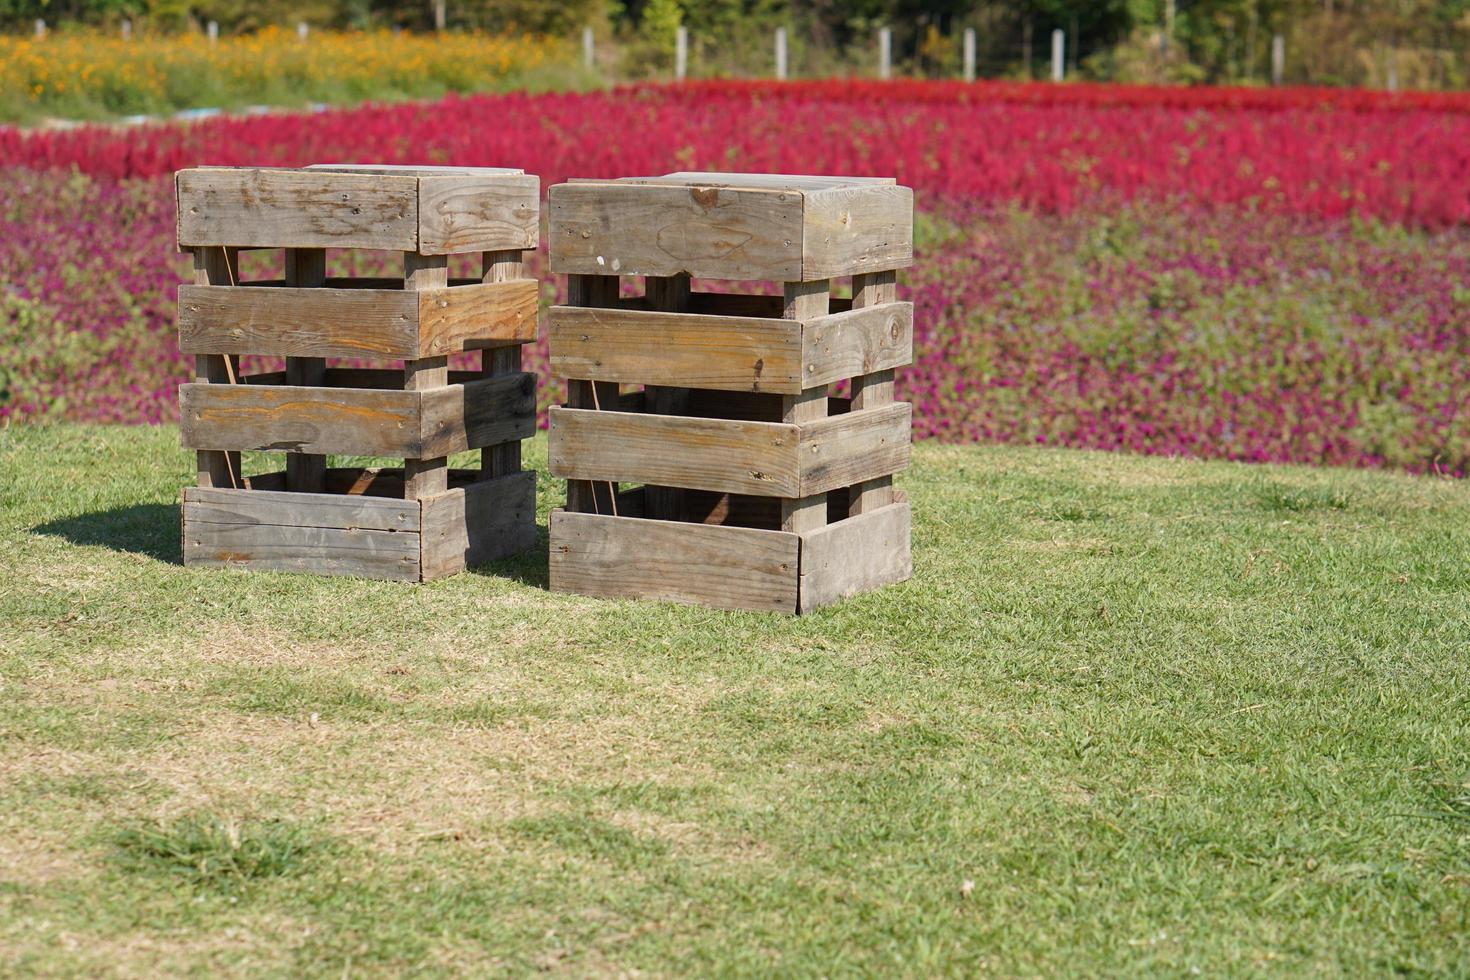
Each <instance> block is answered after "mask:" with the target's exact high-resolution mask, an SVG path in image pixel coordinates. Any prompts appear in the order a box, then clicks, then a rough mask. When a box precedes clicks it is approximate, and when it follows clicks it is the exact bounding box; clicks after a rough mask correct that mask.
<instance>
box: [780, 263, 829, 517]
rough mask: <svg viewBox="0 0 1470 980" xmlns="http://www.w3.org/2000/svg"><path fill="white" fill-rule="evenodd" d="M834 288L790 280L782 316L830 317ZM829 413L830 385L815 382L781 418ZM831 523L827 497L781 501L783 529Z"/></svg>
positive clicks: (791, 398)
mask: <svg viewBox="0 0 1470 980" xmlns="http://www.w3.org/2000/svg"><path fill="white" fill-rule="evenodd" d="M831 298H832V289H831V283H829V282H828V281H826V280H820V281H817V282H788V283H786V284H785V285H784V287H783V301H782V315H783V316H784V317H785V318H786V319H788V320H793V321H796V322H798V323H800V322H804V321H806V320H813V319H816V318H817V317H819V316H826V315H828V314H829V312H830V311H831V308H832V306H831ZM826 415H827V386H826V385H812V386H810V387H805V386H804V387H803V390H801V391H798V392H796V393H794V394H791V395H786V396H784V397H783V398H782V399H781V420H782V421H783V422H789V423H792V424H795V425H802V424H805V423H809V422H815V421H816V420H818V419H821V418H825V417H826ZM826 523H827V496H826V494H824V493H818V492H815V491H807V490H806V489H805V488H801V489H799V490H798V492H796V493H793V494H788V495H787V499H784V500H782V501H781V529H782V530H783V531H797V532H800V531H810V530H812V529H814V528H818V527H821V526H822V525H823V524H826Z"/></svg>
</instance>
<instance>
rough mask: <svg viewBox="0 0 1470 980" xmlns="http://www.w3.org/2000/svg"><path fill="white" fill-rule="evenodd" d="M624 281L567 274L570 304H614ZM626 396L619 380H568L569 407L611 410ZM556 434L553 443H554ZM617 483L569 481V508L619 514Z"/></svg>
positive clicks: (588, 511)
mask: <svg viewBox="0 0 1470 980" xmlns="http://www.w3.org/2000/svg"><path fill="white" fill-rule="evenodd" d="M619 289H620V280H619V279H618V277H617V276H605V275H578V274H572V275H569V276H567V305H569V306H604V307H605V306H612V305H614V304H615V303H617V302H618V293H619ZM613 403H616V404H617V406H618V407H621V405H622V396H621V393H620V392H619V390H618V385H617V383H616V382H611V383H609V382H602V381H587V380H581V379H577V378H570V379H568V380H567V406H568V407H570V408H581V409H592V410H608V409H609V408H611V407H612V405H613ZM554 444H555V442H554V436H553V437H552V445H554ZM617 494H618V487H617V484H616V483H600V484H598V483H592V482H590V481H587V480H568V481H567V509H568V510H571V511H574V512H577V513H583V514H599V513H613V514H615V513H617Z"/></svg>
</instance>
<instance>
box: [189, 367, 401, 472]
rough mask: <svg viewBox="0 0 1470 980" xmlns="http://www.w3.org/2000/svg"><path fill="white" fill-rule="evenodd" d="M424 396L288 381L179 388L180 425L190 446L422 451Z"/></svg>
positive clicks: (395, 452) (362, 452) (367, 453)
mask: <svg viewBox="0 0 1470 980" xmlns="http://www.w3.org/2000/svg"><path fill="white" fill-rule="evenodd" d="M420 397H421V396H420V394H419V393H418V392H412V391H375V390H369V389H363V388H295V387H291V386H286V385H253V384H252V385H209V384H204V385H201V384H186V385H181V386H180V387H179V415H180V419H179V424H180V431H181V435H182V438H183V444H184V446H185V447H187V448H191V449H262V450H272V451H277V452H285V451H292V452H314V453H345V454H349V455H362V456H399V457H407V456H420V455H423V454H422V452H421V449H422V446H423V436H422V432H421V429H420V424H419V422H420V418H421V415H422V411H421V409H420Z"/></svg>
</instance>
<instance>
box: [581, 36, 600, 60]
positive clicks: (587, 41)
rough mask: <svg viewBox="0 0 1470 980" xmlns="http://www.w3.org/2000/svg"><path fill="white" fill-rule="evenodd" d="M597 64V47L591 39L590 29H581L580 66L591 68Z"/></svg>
mask: <svg viewBox="0 0 1470 980" xmlns="http://www.w3.org/2000/svg"><path fill="white" fill-rule="evenodd" d="M596 63H597V47H596V44H595V43H594V41H593V38H592V28H591V27H584V28H582V64H584V65H586V66H587V67H588V68H591V67H592V66H593V65H594V64H596Z"/></svg>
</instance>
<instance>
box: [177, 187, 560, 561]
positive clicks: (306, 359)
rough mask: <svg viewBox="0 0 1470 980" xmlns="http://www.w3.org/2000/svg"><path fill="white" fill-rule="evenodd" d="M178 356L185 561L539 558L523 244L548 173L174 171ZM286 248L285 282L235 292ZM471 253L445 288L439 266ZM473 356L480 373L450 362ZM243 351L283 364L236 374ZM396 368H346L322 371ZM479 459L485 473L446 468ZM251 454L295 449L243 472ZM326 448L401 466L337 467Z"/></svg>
mask: <svg viewBox="0 0 1470 980" xmlns="http://www.w3.org/2000/svg"><path fill="white" fill-rule="evenodd" d="M176 186H177V199H178V242H179V247H180V248H181V249H185V250H190V251H192V252H193V254H194V269H195V279H194V282H193V283H192V284H186V285H184V286H181V287H180V289H179V345H180V348H181V349H182V350H183V351H184V353H186V354H192V355H194V357H195V381H194V382H193V383H190V384H185V385H183V386H182V387H181V388H180V394H179V409H180V411H179V414H180V429H181V432H182V437H183V443H184V446H185V447H186V448H190V449H194V450H196V451H197V452H198V457H199V467H198V486H197V487H191V488H188V489H186V490H185V492H184V502H183V543H184V562H185V564H187V565H231V566H240V567H244V568H251V569H267V570H290V571H307V572H317V573H320V574H347V575H363V576H369V577H374V578H389V579H406V580H409V581H426V580H428V579H431V578H435V577H437V576H440V575H445V574H450V573H452V572H456V571H459V570H461V569H463V568H465V567H466V566H467V565H472V564H475V563H477V562H481V561H487V560H490V559H493V558H497V557H502V556H504V555H508V554H512V553H514V552H517V551H521V550H524V549H525V548H527V547H529V546H530V545H531V544H532V543H533V542H534V540H535V479H534V474H532V473H529V472H524V471H522V470H521V458H520V440H522V439H524V438H526V437H527V436H529V435H531V434H532V433H533V432H534V430H535V423H536V396H535V376H534V375H532V374H528V373H525V372H523V371H521V345H523V344H525V343H528V342H530V341H532V340H534V339H535V336H536V307H537V295H538V286H537V283H536V282H535V280H532V279H527V278H525V277H524V275H523V267H522V253H523V251H524V250H525V249H529V248H535V247H536V242H537V236H538V232H539V220H540V216H539V181H537V179H536V178H535V177H533V176H528V175H526V174H524V173H522V172H521V171H519V170H501V169H480V168H474V169H462V168H448V167H375V166H361V165H320V166H314V167H308V168H304V169H300V170H287V169H272V168H223V167H210V168H201V169H195V170H184V171H180V172H179V174H178V175H177V183H176ZM257 248H260V249H282V250H284V256H285V278H284V279H283V280H279V281H274V280H273V281H255V282H242V281H241V280H240V272H239V262H238V257H239V252H240V251H241V250H242V249H257ZM328 248H340V249H387V250H396V251H399V252H402V253H403V263H404V274H403V277H402V278H401V279H367V278H358V279H343V280H338V279H329V278H327V276H326V250H327V249H328ZM475 252H478V253H480V254H481V256H482V258H481V263H480V265H481V275H480V277H479V278H476V279H451V278H450V277H449V256H450V255H455V254H463V253H475ZM475 350H478V351H481V355H480V357H481V366H480V368H479V370H475V371H468V372H459V371H456V372H452V373H451V372H450V371H449V369H448V357H449V355H450V354H454V353H459V352H461V351H475ZM243 354H262V355H276V356H280V357H284V358H285V370H284V371H277V372H270V373H263V374H255V375H250V376H242V375H241V373H240V366H239V357H240V356H241V355H243ZM337 358H350V359H354V360H357V359H367V360H370V361H377V360H381V361H384V362H392V361H402V362H403V367H401V368H399V367H396V366H395V367H382V368H349V367H337V366H331V365H329V359H337ZM467 449H479V450H480V451H481V467H480V469H479V470H478V471H466V470H455V471H451V470H450V469H449V468H448V465H447V457H448V456H449V455H450V454H452V453H456V452H460V451H462V450H467ZM242 450H267V451H275V452H283V453H285V469H284V470H283V471H281V472H277V473H270V474H265V475H263V476H254V477H246V476H244V475H243V474H242V473H241V470H240V452H241V451H242ZM328 454H344V455H353V456H388V457H397V458H401V459H402V460H403V461H404V463H403V467H402V469H393V468H385V469H379V468H352V469H339V468H334V469H328V467H327V465H326V462H327V455H328Z"/></svg>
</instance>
